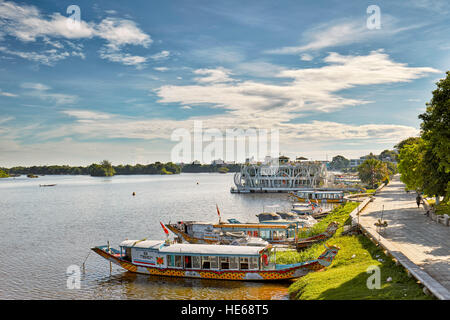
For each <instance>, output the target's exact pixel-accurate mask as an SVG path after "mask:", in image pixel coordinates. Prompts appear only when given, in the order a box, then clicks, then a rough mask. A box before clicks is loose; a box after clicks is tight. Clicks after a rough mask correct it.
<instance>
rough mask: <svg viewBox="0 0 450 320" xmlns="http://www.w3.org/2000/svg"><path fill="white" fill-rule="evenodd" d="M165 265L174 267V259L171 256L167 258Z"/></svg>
mask: <svg viewBox="0 0 450 320" xmlns="http://www.w3.org/2000/svg"><path fill="white" fill-rule="evenodd" d="M167 265H168V266H169V267H173V266H175V257H174V256H172V255H168V256H167Z"/></svg>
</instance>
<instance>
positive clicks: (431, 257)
mask: <svg viewBox="0 0 450 320" xmlns="http://www.w3.org/2000/svg"><path fill="white" fill-rule="evenodd" d="M404 188H405V185H404V184H403V183H402V182H400V179H399V176H398V175H397V176H395V177H394V178H393V179H392V181H391V182H390V183H389V184H388V185H387V186H386V187H384V188H383V189H382V190H381V191H379V192H378V193H377V195H376V197H375V200H374V201H373V202H371V203H369V204H368V205H367V207H366V208H365V209H364V210H363V211H362V212H361V215H360V220H359V222H360V224H362V225H363V226H364V227H365V228H366V229H371V230H372V231H376V227H375V226H374V223H375V222H376V221H377V220H378V219H379V218H381V214H382V212H383V220H386V221H387V222H388V227H387V228H386V229H385V231H384V232H382V233H381V235H382V237H384V238H385V239H386V240H388V241H389V242H390V243H391V244H392V246H394V247H395V248H397V249H398V251H400V252H402V253H403V254H404V255H405V256H406V257H407V258H408V259H409V260H411V262H413V263H414V264H416V265H417V266H419V267H420V269H422V270H423V271H425V272H426V273H427V274H429V275H430V276H431V277H432V278H434V279H435V280H436V281H437V282H438V283H440V284H441V285H442V286H443V287H444V288H446V289H447V290H448V291H450V227H447V226H444V225H442V224H439V223H437V222H434V221H432V220H431V219H430V218H428V217H426V216H425V215H424V213H425V211H424V209H423V207H422V206H420V208H419V209H418V208H417V204H416V199H415V196H416V195H415V193H409V194H408V193H406V192H405V191H404ZM383 206H384V210H383Z"/></svg>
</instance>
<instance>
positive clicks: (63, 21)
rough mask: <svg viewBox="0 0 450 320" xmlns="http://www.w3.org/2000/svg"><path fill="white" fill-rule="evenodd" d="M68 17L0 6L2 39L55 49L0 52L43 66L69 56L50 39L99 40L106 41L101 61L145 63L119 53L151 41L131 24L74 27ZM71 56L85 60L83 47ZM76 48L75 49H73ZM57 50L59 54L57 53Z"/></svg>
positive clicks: (123, 21) (107, 21)
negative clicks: (7, 37) (40, 44)
mask: <svg viewBox="0 0 450 320" xmlns="http://www.w3.org/2000/svg"><path fill="white" fill-rule="evenodd" d="M71 22H72V20H71V19H70V17H65V16H62V15H60V14H59V13H53V14H51V15H48V16H44V15H43V14H41V13H40V11H39V10H38V9H37V8H36V7H35V6H30V5H18V4H15V3H13V2H4V1H1V2H0V27H1V29H2V36H3V37H4V36H5V35H10V36H13V37H16V38H17V39H19V40H21V41H23V42H35V41H36V40H37V39H38V38H42V41H43V42H44V43H45V44H47V45H51V46H53V47H54V49H52V50H45V51H42V52H39V53H37V52H20V51H14V50H9V49H7V48H5V47H2V48H1V49H2V52H4V53H7V54H11V55H15V56H18V57H21V58H24V59H28V60H32V61H36V62H39V63H42V64H46V65H53V64H54V63H55V62H57V61H59V60H62V59H65V58H66V57H68V56H70V55H71V54H70V53H69V52H67V51H62V49H63V48H64V45H63V44H62V43H61V42H58V41H54V40H51V39H50V37H56V38H64V39H90V38H94V37H97V38H101V39H104V40H106V44H105V46H106V48H107V49H102V50H100V54H101V55H103V58H104V59H109V60H110V61H114V62H120V63H123V64H125V65H139V64H143V63H144V62H145V60H146V58H144V57H138V56H133V55H131V54H128V53H126V54H124V53H121V50H123V47H124V46H126V45H139V46H142V47H144V48H147V47H148V46H149V45H150V44H151V43H152V42H153V40H152V39H151V37H150V36H149V35H148V34H146V33H145V32H143V31H142V30H141V29H140V28H139V27H138V26H137V25H136V24H135V23H134V22H133V21H131V20H127V19H119V18H111V17H108V18H105V19H103V20H102V21H100V22H99V23H98V24H96V23H94V22H85V21H83V20H82V21H80V23H79V24H77V25H75V26H73V24H71ZM69 44H70V45H71V46H73V47H74V51H72V56H79V57H81V58H82V59H84V57H85V56H84V54H83V53H82V52H81V49H82V46H80V45H74V44H72V43H71V42H69ZM75 48H77V49H75ZM56 49H58V50H60V51H57V50H56Z"/></svg>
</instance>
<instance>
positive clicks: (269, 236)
mask: <svg viewBox="0 0 450 320" xmlns="http://www.w3.org/2000/svg"><path fill="white" fill-rule="evenodd" d="M232 221H233V222H234V223H227V222H219V223H212V222H201V221H178V222H177V223H168V224H166V225H165V226H166V227H167V229H169V230H170V231H172V232H173V233H174V234H175V235H176V236H178V237H179V238H181V239H182V240H183V241H185V242H188V243H204V244H231V243H232V242H233V241H234V240H236V238H237V237H238V236H240V237H244V236H249V237H254V238H261V239H263V240H265V241H268V242H269V243H272V244H294V243H295V236H296V233H297V231H298V227H297V224H296V223H284V224H270V223H240V222H239V221H237V220H236V219H234V220H232Z"/></svg>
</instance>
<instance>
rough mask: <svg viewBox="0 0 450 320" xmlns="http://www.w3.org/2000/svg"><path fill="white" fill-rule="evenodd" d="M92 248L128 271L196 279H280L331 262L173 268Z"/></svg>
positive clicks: (321, 266) (294, 275)
mask: <svg viewBox="0 0 450 320" xmlns="http://www.w3.org/2000/svg"><path fill="white" fill-rule="evenodd" d="M92 250H93V251H94V252H95V253H97V254H99V255H100V256H102V257H103V258H105V259H106V260H109V261H111V262H112V263H115V264H117V265H119V266H120V267H122V268H124V269H125V270H128V271H130V272H135V273H141V274H148V275H156V276H168V277H181V278H197V279H215V280H237V281H280V280H289V279H295V278H299V277H302V276H304V275H306V274H307V273H309V272H312V271H319V270H322V269H324V268H326V267H327V266H328V265H329V264H331V261H332V258H331V260H327V261H325V262H324V260H320V259H317V260H311V261H308V262H305V263H302V264H297V265H292V267H286V268H283V269H275V270H254V271H253V270H252V271H250V270H249V271H243V270H221V271H214V270H191V269H174V268H158V267H152V266H145V267H144V266H140V265H136V264H134V263H131V262H128V261H125V260H123V259H120V258H119V257H117V256H115V255H113V254H110V253H108V252H106V251H105V250H103V249H101V248H98V247H95V248H92Z"/></svg>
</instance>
